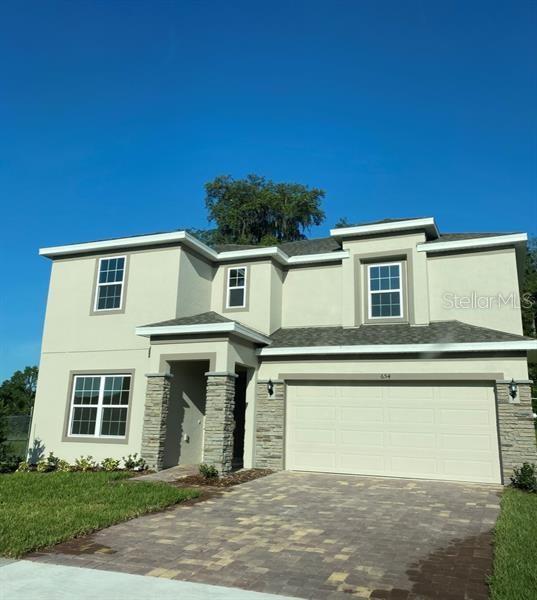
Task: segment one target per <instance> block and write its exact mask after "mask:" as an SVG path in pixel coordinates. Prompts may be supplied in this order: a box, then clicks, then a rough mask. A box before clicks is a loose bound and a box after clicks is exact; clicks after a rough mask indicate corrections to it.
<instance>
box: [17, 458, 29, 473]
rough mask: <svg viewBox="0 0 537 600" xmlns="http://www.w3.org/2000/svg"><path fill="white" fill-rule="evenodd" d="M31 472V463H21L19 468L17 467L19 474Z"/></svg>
mask: <svg viewBox="0 0 537 600" xmlns="http://www.w3.org/2000/svg"><path fill="white" fill-rule="evenodd" d="M29 470H30V463H29V462H26V461H25V460H23V461H21V462H20V463H19V466H18V467H17V472H18V473H28V471H29Z"/></svg>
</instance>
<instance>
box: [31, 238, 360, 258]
mask: <svg viewBox="0 0 537 600" xmlns="http://www.w3.org/2000/svg"><path fill="white" fill-rule="evenodd" d="M174 242H182V243H184V244H185V246H187V247H189V248H191V249H193V250H195V251H197V252H199V253H200V254H201V255H203V256H204V257H205V258H208V259H209V260H211V261H214V262H224V261H230V260H247V259H252V258H263V257H268V258H274V259H275V260H276V261H277V262H279V263H280V264H281V265H285V266H287V265H295V264H306V263H320V262H328V261H332V260H341V259H343V258H348V257H349V253H348V252H347V251H346V250H342V251H339V252H327V253H324V254H308V255H305V256H291V257H289V256H287V254H285V252H282V251H281V250H280V249H279V248H277V247H276V246H270V247H267V248H251V249H249V250H230V251H226V252H218V253H217V252H215V251H214V250H213V249H212V248H210V247H209V246H207V245H206V244H204V243H203V242H200V241H199V240H198V239H197V238H195V237H194V236H193V235H190V233H188V232H187V231H172V232H170V233H156V234H153V235H141V236H136V237H128V238H118V239H115V240H103V241H101V242H86V243H83V244H68V245H66V246H51V247H48V248H40V250H39V255H40V256H46V257H48V258H55V257H59V256H68V255H73V254H84V253H86V252H99V251H101V252H105V251H111V250H120V249H124V248H135V247H143V246H153V245H158V244H167V243H174Z"/></svg>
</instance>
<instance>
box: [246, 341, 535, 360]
mask: <svg viewBox="0 0 537 600" xmlns="http://www.w3.org/2000/svg"><path fill="white" fill-rule="evenodd" d="M535 350H537V340H517V341H509V342H462V343H438V344H357V345H348V346H292V347H270V348H261V349H259V350H258V351H257V353H258V355H259V356H262V357H263V356H292V355H312V354H314V355H319V354H423V353H426V354H441V353H446V352H517V351H525V352H529V351H535Z"/></svg>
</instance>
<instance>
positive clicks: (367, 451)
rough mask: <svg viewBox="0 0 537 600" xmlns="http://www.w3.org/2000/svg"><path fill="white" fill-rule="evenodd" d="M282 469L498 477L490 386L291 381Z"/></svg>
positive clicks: (471, 478)
mask: <svg viewBox="0 0 537 600" xmlns="http://www.w3.org/2000/svg"><path fill="white" fill-rule="evenodd" d="M286 468H287V469H290V470H299V471H325V472H330V473H356V474H363V475H385V476H391V477H418V478H419V477H422V478H426V479H447V480H455V481H457V480H458V481H476V482H490V483H499V482H500V464H499V452H498V437H497V429H496V409H495V400H494V392H493V389H492V388H491V387H488V386H483V385H464V386H460V385H443V386H434V387H432V386H430V385H419V384H414V385H393V384H386V385H369V384H356V383H348V384H337V385H334V384H329V383H326V384H322V383H318V382H315V383H310V384H307V383H294V384H293V383H291V384H289V385H288V389H287V427H286Z"/></svg>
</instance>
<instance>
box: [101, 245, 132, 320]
mask: <svg viewBox="0 0 537 600" xmlns="http://www.w3.org/2000/svg"><path fill="white" fill-rule="evenodd" d="M125 262H126V257H125V256H114V257H111V258H101V259H100V260H99V273H98V276H97V290H96V293H95V310H118V309H120V308H122V306H123V288H124V283H125Z"/></svg>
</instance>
